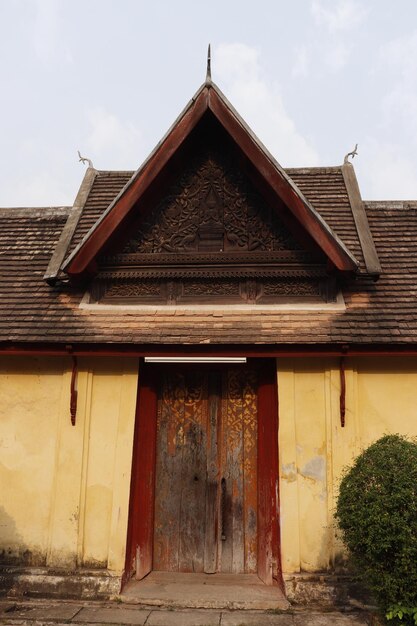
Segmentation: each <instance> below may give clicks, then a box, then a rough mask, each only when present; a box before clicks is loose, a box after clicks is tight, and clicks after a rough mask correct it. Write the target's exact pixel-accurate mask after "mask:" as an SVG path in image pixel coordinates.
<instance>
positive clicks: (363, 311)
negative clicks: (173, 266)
mask: <svg viewBox="0 0 417 626" xmlns="http://www.w3.org/2000/svg"><path fill="white" fill-rule="evenodd" d="M339 169H340V168H339ZM289 173H290V175H291V176H292V177H294V179H295V180H296V181H297V184H298V185H300V187H301V188H303V192H304V193H305V194H306V195H308V193H310V197H311V201H312V202H313V195H312V194H316V197H315V199H314V202H315V207H316V208H317V210H319V211H322V212H323V214H325V219H326V220H328V222H329V223H331V225H332V227H333V228H334V229H335V230H336V231H337V229H338V228H339V233H340V236H341V237H342V236H343V239H344V241H349V243H350V246H351V247H352V249H355V247H356V249H355V254H357V255H358V257H359V256H360V255H359V252H360V250H359V247H358V245H359V244H358V241H357V239H356V238H355V233H354V228H353V226H354V225H353V224H352V220H351V219H350V217H349V214H348V209H347V204H346V198H344V193H343V186H342V182H341V179H340V175H339V173H338V168H329V169H325V168H318V169H317V168H314V169H310V168H309V169H308V170H289ZM129 175H130V173H124V174H117V173H116V174H114V173H108V174H105V173H103V174H102V177H101V180H100V181H99V178H100V177H98V178H97V181H96V183H97V184H96V187H95V188H94V190H92V192H91V193H92V195H91V197H89V203H88V207H89V208H88V210H87V211H86V213H85V215H83V219H84V220H88V219H90V220H91V219H94V217H93V212H94V211H95V212H96V213H95V215H97V211H100V210H102V208H103V207H104V206H105V204H106V203H107V202H108V198H109V196H110V195H112V194H114V193H117V190H118V188H119V187H121V186H122V185H123V184H124V183H125V182H126V180H127V179H128V177H129ZM316 175H317V176H319V177H320V178H321V181H322V184H321V186H320V189H318V187H317V180H316V179H315V176H316ZM106 180H107V181H108V182H111V187H110V186H109V187H107V186H106V184H105V181H106ZM326 181H327V182H326ZM303 185H304V187H303ZM327 185H328V186H327ZM330 188H332V189H333V192H335V190H336V189H338V190H339V191H340V194H337V195H338V197H339V196H340V197H339V200H338V204H337V208H335V209H334V211H333V210H331V204H333V206H335V204H334V202H333V203H332V201H330V199H329V197H328V190H329V189H330ZM100 203H101V204H100ZM86 206H87V203H86ZM365 208H366V212H367V215H368V220H369V223H370V228H371V231H372V235H373V238H374V241H375V246H376V249H377V251H378V255H379V258H380V261H381V265H382V273H381V276H380V278H379V280H378V281H376V282H375V281H374V280H373V279H372V278H371V277H370V276H369V275H366V274H362V275H359V276H358V277H357V278H356V279H355V280H352V281H350V282H346V284H345V286H344V289H343V291H344V298H345V302H346V310H339V311H332V310H327V309H325V308H323V309H322V310H314V311H307V310H292V311H289V310H282V309H279V308H269V309H268V310H266V309H262V308H260V309H256V307H253V308H251V309H247V310H242V309H239V310H232V309H230V308H227V307H225V308H224V310H211V311H210V310H204V309H201V308H198V307H196V308H192V307H190V308H166V309H164V310H159V312H157V313H156V311H155V309H148V310H146V311H145V310H144V309H142V311H138V310H132V309H131V310H124V311H119V312H117V313H115V312H114V311H111V310H107V309H104V308H103V309H99V310H93V309H89V308H83V307H80V302H81V300H82V298H83V296H84V291H83V290H82V289H76V288H74V287H70V286H68V285H65V284H62V285H60V286H58V285H57V286H55V287H51V286H49V285H48V284H47V283H46V282H45V281H44V280H43V275H44V273H45V270H46V268H47V266H48V263H49V260H50V258H51V254H52V252H53V250H54V248H55V245H56V242H57V241H58V239H59V237H60V234H61V232H62V229H63V227H64V225H65V223H66V220H67V217H68V215H69V214H70V213H71V211H72V210H73V209H72V210H70V209H69V208H68V207H60V208H44V209H29V208H28V209H1V210H0V346H2V347H5V346H8V345H10V344H13V345H15V344H19V345H20V344H27V343H29V342H44V343H45V342H46V343H51V344H54V343H55V344H56V343H62V344H66V343H77V344H83V343H93V344H98V343H107V344H124V345H126V344H127V345H141V344H165V345H174V344H175V345H177V344H181V345H188V344H189V345H203V346H204V345H206V344H209V343H210V344H211V345H214V344H221V345H228V344H229V345H230V344H275V345H296V344H298V345H299V344H303V345H304V344H315V345H317V344H324V345H326V344H334V343H336V344H343V343H346V342H347V343H349V344H355V345H360V344H366V345H368V344H384V345H398V344H402V345H407V346H410V345H411V344H414V343H415V342H416V339H417V313H416V311H417V307H416V304H417V259H416V255H415V251H416V249H417V202H365ZM326 212H327V213H326ZM88 216H89V217H88ZM90 223H91V222H90ZM79 228H84V229H85V228H88V222H87V221H85V222H84V223H83V222H82V220H80V222H79ZM342 233H343V235H342ZM77 236H78V237H80V236H82V234H81V232H80V233H77Z"/></svg>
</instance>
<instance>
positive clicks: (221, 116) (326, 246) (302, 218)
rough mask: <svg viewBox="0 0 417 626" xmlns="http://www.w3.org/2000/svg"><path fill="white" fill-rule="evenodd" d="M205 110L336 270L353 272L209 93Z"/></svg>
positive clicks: (348, 260)
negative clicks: (235, 144) (224, 131)
mask: <svg viewBox="0 0 417 626" xmlns="http://www.w3.org/2000/svg"><path fill="white" fill-rule="evenodd" d="M209 108H210V110H211V111H212V112H213V113H214V115H215V116H216V118H217V119H218V120H219V122H220V123H221V124H222V126H223V127H224V128H225V129H226V131H227V132H228V133H229V135H230V136H231V137H232V138H233V139H234V141H235V142H236V143H237V144H238V146H239V147H240V148H241V150H242V151H243V152H244V154H245V155H246V156H247V158H248V159H249V160H250V161H251V163H252V164H253V165H254V167H255V168H256V169H257V170H258V171H259V172H260V173H261V175H262V176H263V177H264V179H265V180H266V181H267V182H268V184H269V185H270V186H271V188H272V189H273V190H274V191H275V193H277V194H278V195H279V197H280V198H282V200H283V201H284V203H285V204H286V205H287V206H288V208H289V209H290V210H291V211H292V213H293V214H294V216H295V217H296V218H297V220H298V222H300V223H301V224H303V225H304V226H305V228H306V229H307V231H308V232H309V233H310V235H311V236H312V238H313V239H314V241H316V243H317V244H318V245H319V246H320V248H321V249H322V250H323V251H324V252H325V253H326V255H327V256H328V257H329V258H330V259H331V260H332V261H333V263H334V264H335V266H336V267H337V268H338V269H340V270H350V271H356V270H357V266H356V264H355V263H354V261H353V260H352V258H351V257H350V256H349V255H348V254H347V252H346V251H345V250H344V249H343V248H342V247H341V246H340V245H339V244H338V243H337V241H336V240H335V239H334V238H333V237H332V235H331V234H330V233H329V232H328V231H327V230H326V229H325V228H324V227H323V225H322V224H321V222H320V221H318V220H317V218H316V217H315V216H314V214H312V213H311V211H310V209H309V208H308V206H307V205H306V204H305V203H304V202H303V201H302V199H301V198H300V197H299V196H298V195H297V193H296V192H295V190H294V189H293V188H292V187H291V185H290V184H289V183H288V181H287V180H286V179H285V178H284V177H283V176H282V175H281V173H280V172H279V170H277V168H276V167H275V166H274V165H273V163H272V162H271V161H270V160H269V159H268V157H267V156H266V154H265V153H264V151H263V150H262V149H261V147H260V146H259V145H258V144H257V143H256V141H255V140H254V139H253V137H252V136H251V135H250V134H249V133H248V131H247V130H246V129H245V128H243V127H242V125H241V124H240V122H239V121H238V120H237V118H236V117H235V116H234V115H233V113H232V112H231V111H230V110H229V109H228V108H227V107H226V106H225V104H224V102H223V101H222V99H221V98H220V97H219V95H218V94H217V93H216V91H215V90H213V89H211V90H210V93H209Z"/></svg>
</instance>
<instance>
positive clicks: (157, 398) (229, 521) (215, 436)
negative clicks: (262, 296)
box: [126, 363, 280, 584]
mask: <svg viewBox="0 0 417 626" xmlns="http://www.w3.org/2000/svg"><path fill="white" fill-rule="evenodd" d="M133 472H134V473H133V482H132V491H131V506H130V520H129V538H128V559H127V563H126V565H127V571H128V572H129V571H130V572H133V571H135V574H136V577H137V578H142V577H143V576H145V575H146V574H147V573H148V572H149V571H151V570H158V571H168V572H196V573H203V572H204V573H217V572H227V573H230V574H245V573H247V574H254V573H257V574H258V575H259V576H260V578H261V579H262V580H264V582H265V583H269V584H272V583H273V582H274V580H278V579H279V574H280V571H279V570H280V568H279V546H278V537H279V533H278V502H277V473H278V467H277V405H276V382H275V370H274V368H273V366H272V364H271V363H262V366H259V364H258V366H257V364H256V363H255V365H253V366H227V367H226V366H224V367H217V368H213V367H211V366H204V365H197V366H196V365H194V366H192V367H190V366H187V367H185V366H178V365H175V366H172V365H170V366H166V367H162V366H155V365H153V366H152V365H147V366H144V367H143V368H142V372H141V384H140V388H139V396H138V409H137V425H136V441H135V455H134V466H133Z"/></svg>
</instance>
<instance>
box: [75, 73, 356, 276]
mask: <svg viewBox="0 0 417 626" xmlns="http://www.w3.org/2000/svg"><path fill="white" fill-rule="evenodd" d="M207 255H211V256H210V258H208V257H207ZM174 256H176V257H178V258H176V259H175V263H173V261H174V258H173V257H174ZM165 257H166V258H165ZM203 257H204V258H203ZM238 257H239V258H238ZM285 259H286V260H285ZM285 263H289V264H290V265H291V263H292V264H293V266H292V269H293V270H294V268H295V266H296V265H297V264H298V265H300V263H304V266H305V264H306V263H307V265H308V266H311V267H310V269H311V271H313V270H314V268H317V267H318V265H320V268H323V267H326V266H327V267H333V268H335V269H336V270H339V271H356V269H357V262H356V260H355V258H354V257H353V255H352V254H351V253H350V252H349V250H348V249H347V248H346V247H345V246H344V244H343V243H342V242H341V241H340V239H339V238H338V237H337V236H336V235H335V234H334V233H333V231H332V230H331V229H330V228H329V226H328V225H327V224H326V222H325V221H324V220H323V219H322V217H321V216H320V215H319V214H318V213H317V212H316V211H315V210H314V208H313V207H312V206H311V205H310V204H309V203H308V202H307V200H306V199H305V198H304V196H303V195H302V194H301V192H300V191H299V189H298V188H297V186H296V185H295V184H294V183H293V182H292V181H291V179H290V178H289V177H288V176H287V175H286V174H285V172H284V171H283V170H282V168H280V166H279V165H278V164H277V163H276V162H275V161H274V160H273V158H272V157H271V155H270V154H269V153H268V152H267V151H266V149H265V148H264V147H263V146H262V144H260V142H259V141H258V140H257V139H256V137H254V135H253V134H252V133H251V131H250V130H249V129H248V128H247V126H246V125H245V124H244V122H243V121H242V120H241V118H240V117H239V116H238V115H237V113H236V112H235V111H234V109H233V108H232V107H231V105H230V104H229V103H228V102H227V100H226V99H225V98H224V96H223V94H221V92H220V91H219V90H218V88H217V87H215V85H213V84H212V83H208V84H205V85H204V86H203V87H202V88H201V89H200V90H199V92H197V94H196V96H195V98H194V99H193V100H192V101H191V103H190V104H189V106H188V107H187V108H186V109H185V111H184V112H183V113H182V114H181V116H180V117H179V118H178V120H177V121H176V123H175V124H174V126H173V127H172V128H171V129H170V131H169V132H168V134H167V135H166V136H165V138H164V139H163V140H162V141H161V143H160V144H159V145H158V146H157V148H156V149H155V151H154V152H153V153H152V154H151V155H150V157H149V159H148V160H147V161H146V162H145V164H144V165H143V166H142V167H141V168H140V169H139V170H138V171H137V172H136V173H135V175H134V176H133V177H132V179H131V181H130V182H129V183H128V184H127V185H126V187H125V188H124V189H123V190H122V192H121V193H120V194H119V195H118V197H117V198H116V199H115V200H114V202H113V203H112V204H111V205H110V206H109V208H108V209H107V211H106V212H105V213H104V214H103V215H102V217H101V218H100V219H99V220H98V221H97V223H96V224H95V226H94V227H93V228H92V229H91V230H90V232H89V233H88V234H87V235H86V237H85V238H84V240H83V241H82V242H81V244H79V245H78V246H77V248H76V249H75V250H74V251H73V253H72V254H71V256H70V257H69V258H68V260H67V261H66V263H65V264H64V267H63V269H64V271H66V272H67V273H68V275H69V276H70V277H71V278H73V279H80V278H85V277H86V276H92V275H97V272H98V271H99V270H100V272H101V274H103V271H104V272H107V273H108V272H110V271H115V270H116V269H117V268H116V266H118V267H119V269H120V268H122V267H123V268H124V271H125V272H127V271H128V270H127V269H126V268H127V267H128V266H129V267H130V268H132V267H133V265H136V267H137V268H139V269H140V268H141V267H142V269H143V268H145V267H147V268H148V271H150V269H149V268H151V267H152V266H154V268H158V267H159V268H160V269H161V267H162V266H163V265H165V266H166V267H165V269H164V271H165V273H166V274H167V275H168V274H169V271H171V270H172V268H169V267H168V266H170V265H173V264H174V265H175V264H176V265H177V266H181V264H182V265H184V266H187V267H188V271H189V273H191V274H192V272H193V271H197V270H198V271H199V272H200V277H201V278H203V276H202V275H201V272H202V268H203V266H205V270H206V272H207V276H208V275H209V274H210V273H212V274H213V273H214V274H216V272H215V271H214V269H213V268H215V267H219V266H221V265H222V264H223V265H224V267H227V268H228V272H229V274H231V273H232V271H233V270H235V272H237V273H239V272H240V273H242V272H244V271H245V267H246V270H247V275H248V277H249V276H250V271H249V269H250V268H252V269H251V271H252V272H254V273H256V270H255V269H254V268H255V267H257V268H258V271H259V272H260V271H261V269H262V268H263V271H264V273H265V276H266V275H267V274H268V272H271V271H272V273H274V272H275V274H276V270H277V268H278V266H279V267H281V270H282V271H284V270H283V267H284V265H285ZM271 264H272V265H271ZM110 266H111V267H112V268H113V270H110V269H109V268H110ZM272 266H274V267H272ZM177 269H178V267H177ZM223 269H224V268H223ZM289 269H291V268H289ZM302 269H303V268H301V267H298V271H299V273H300V272H301V274H302V271H301V270H302ZM120 271H121V270H120ZM131 271H133V270H131ZM155 271H156V269H155ZM161 271H162V270H161ZM303 271H308V268H306V267H304V269H303ZM320 271H321V270H320ZM197 273H198V272H197ZM226 276H227V272H226V273H224V274H223V278H225V277H226ZM166 277H167V276H166Z"/></svg>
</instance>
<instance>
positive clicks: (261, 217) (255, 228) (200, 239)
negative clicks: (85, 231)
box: [123, 152, 300, 253]
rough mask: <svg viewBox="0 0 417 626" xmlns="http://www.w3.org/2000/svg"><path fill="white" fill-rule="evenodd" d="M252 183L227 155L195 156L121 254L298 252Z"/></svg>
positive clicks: (287, 233) (137, 229) (139, 225)
mask: <svg viewBox="0 0 417 626" xmlns="http://www.w3.org/2000/svg"><path fill="white" fill-rule="evenodd" d="M299 249H300V246H299V244H298V243H297V242H296V241H295V240H294V238H293V236H292V235H291V233H290V232H289V231H288V230H287V228H286V227H285V226H284V224H283V223H282V222H281V221H280V220H279V218H278V217H277V216H276V214H275V212H273V211H272V210H271V208H270V207H269V206H268V205H267V204H266V203H265V201H264V200H263V198H262V197H261V195H260V194H259V193H258V192H257V190H256V189H255V188H254V186H253V185H252V183H251V182H250V181H249V180H248V179H247V177H246V176H244V175H243V174H242V173H241V172H240V171H239V169H238V167H236V165H233V164H232V163H231V162H230V161H229V160H228V158H227V157H225V156H224V155H221V154H220V153H214V152H211V153H209V154H206V155H205V156H199V157H197V158H196V159H195V161H194V163H193V164H192V165H191V166H190V167H189V168H188V169H187V170H186V171H185V173H184V174H183V176H182V177H181V178H180V180H179V181H178V182H177V183H175V184H174V185H173V186H172V187H171V189H170V191H169V193H168V194H167V195H166V196H165V198H164V199H163V200H162V201H161V202H160V203H159V204H158V205H156V206H155V208H154V209H153V211H151V212H150V213H149V214H148V216H147V217H146V219H145V221H143V222H142V223H141V224H138V225H137V227H136V233H135V236H134V237H133V238H132V239H130V241H129V242H128V243H127V244H126V245H125V247H124V250H123V252H124V253H164V252H169V253H179V252H198V251H203V252H204V251H207V252H222V251H227V252H238V251H263V250H264V251H274V250H299Z"/></svg>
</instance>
